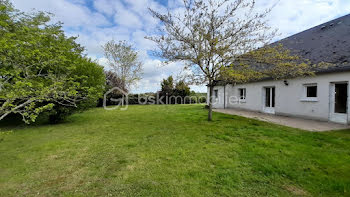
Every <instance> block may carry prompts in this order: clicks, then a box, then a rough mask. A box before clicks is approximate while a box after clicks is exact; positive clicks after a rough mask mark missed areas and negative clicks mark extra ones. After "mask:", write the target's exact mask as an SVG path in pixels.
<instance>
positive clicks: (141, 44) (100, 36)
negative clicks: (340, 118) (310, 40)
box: [11, 0, 350, 92]
mask: <svg viewBox="0 0 350 197" xmlns="http://www.w3.org/2000/svg"><path fill="white" fill-rule="evenodd" d="M11 1H12V2H13V3H14V5H15V7H16V8H18V9H20V10H22V11H31V10H32V9H33V8H35V9H36V10H41V11H48V12H51V13H53V14H55V17H54V19H55V21H62V22H63V23H64V29H65V31H66V32H67V35H69V36H79V37H78V39H77V41H78V42H79V43H80V44H82V45H83V46H85V47H86V50H87V51H86V52H87V53H88V56H89V57H92V58H93V59H96V60H98V62H99V63H100V64H101V65H104V66H107V60H106V59H105V58H103V51H102V45H103V44H104V43H106V42H107V41H109V40H111V39H114V40H116V41H118V40H126V41H128V42H130V43H132V44H133V45H134V46H135V47H136V48H137V50H138V51H139V54H140V56H141V60H142V61H143V62H144V63H145V65H144V70H145V72H144V76H143V79H142V80H141V81H140V82H139V83H138V87H137V88H135V89H134V90H133V92H149V91H156V90H158V89H159V88H160V82H161V80H162V79H163V78H165V77H168V76H169V75H177V74H178V73H179V72H180V71H181V69H182V64H181V63H173V64H169V65H167V66H165V67H160V66H159V64H160V60H158V59H155V58H151V57H149V55H148V51H149V50H151V49H153V48H155V44H154V43H153V42H151V41H149V40H146V39H144V36H146V35H152V33H153V32H154V31H155V29H156V27H157V26H158V25H159V22H158V21H157V20H156V19H154V18H153V17H152V16H151V15H150V13H149V11H148V8H149V7H150V8H152V9H154V10H156V11H159V12H163V13H165V12H166V11H167V10H166V9H167V8H166V7H165V6H164V5H161V4H160V3H158V2H156V1H155V0H93V1H92V3H88V1H86V0H11ZM276 1H277V0H276ZM276 1H275V0H274V1H273V2H271V1H265V0H258V1H257V6H258V8H259V9H263V8H266V7H268V6H271V5H272V3H274V2H276ZM181 2H182V0H168V3H167V5H168V8H169V9H172V10H177V11H178V12H181V11H182V9H181V8H180V7H181ZM349 10H350V1H349V0H280V1H279V3H278V4H277V5H276V7H275V8H274V9H273V11H272V12H271V15H270V25H271V26H272V27H274V28H278V29H279V32H280V33H281V34H282V35H281V36H280V38H282V37H286V36H290V35H292V34H295V33H298V32H300V31H303V30H306V29H308V28H311V27H313V26H315V25H318V24H321V23H323V22H327V21H329V20H331V19H334V18H336V17H339V16H342V15H345V14H349ZM192 88H193V89H194V90H198V91H206V87H205V86H192Z"/></svg>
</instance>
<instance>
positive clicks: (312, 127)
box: [213, 109, 350, 132]
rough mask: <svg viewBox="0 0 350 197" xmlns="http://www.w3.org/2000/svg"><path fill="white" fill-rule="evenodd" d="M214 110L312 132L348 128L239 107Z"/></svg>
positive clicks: (349, 127) (347, 127)
mask: <svg viewBox="0 0 350 197" xmlns="http://www.w3.org/2000/svg"><path fill="white" fill-rule="evenodd" d="M213 111H215V112H219V113H225V114H232V115H237V116H243V117H246V118H254V119H258V120H261V121H265V122H271V123H274V124H279V125H284V126H288V127H293V128H298V129H303V130H307V131H313V132H321V131H331V130H343V129H350V126H349V125H342V124H336V123H332V122H324V121H317V120H308V119H302V118H296V117H287V116H278V115H272V114H264V113H261V112H254V111H246V110H240V109H213Z"/></svg>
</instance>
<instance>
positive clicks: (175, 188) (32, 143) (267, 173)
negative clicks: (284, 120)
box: [0, 105, 350, 196]
mask: <svg viewBox="0 0 350 197" xmlns="http://www.w3.org/2000/svg"><path fill="white" fill-rule="evenodd" d="M206 115H207V111H206V110H205V109H204V108H203V106H202V105H176V106H175V105H173V106H156V105H154V106H129V109H128V110H127V111H105V110H104V109H93V110H90V111H87V112H85V113H82V114H76V115H73V116H71V117H70V118H69V120H68V121H67V122H66V123H64V124H59V125H41V126H38V125H37V126H28V127H24V126H9V125H6V126H2V127H0V129H1V131H2V133H1V134H0V196H55V195H57V196H58V195H64V196H91V195H98V196H108V195H110V196H266V195H267V196H298V195H301V196H303V195H305V196H350V130H347V131H338V132H325V133H311V132H306V131H302V130H297V129H292V128H288V127H283V126H277V125H273V124H269V123H265V122H260V121H255V120H251V119H246V118H242V117H238V116H231V115H224V114H219V113H214V121H212V122H207V121H206ZM5 131H7V132H5ZM8 131H12V132H8Z"/></svg>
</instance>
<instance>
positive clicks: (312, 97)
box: [301, 84, 317, 101]
mask: <svg viewBox="0 0 350 197" xmlns="http://www.w3.org/2000/svg"><path fill="white" fill-rule="evenodd" d="M301 100H302V101H317V84H304V92H303V96H302V99H301Z"/></svg>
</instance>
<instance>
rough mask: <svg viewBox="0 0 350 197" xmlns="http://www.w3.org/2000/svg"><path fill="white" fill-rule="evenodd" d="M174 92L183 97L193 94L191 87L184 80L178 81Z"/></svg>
mask: <svg viewBox="0 0 350 197" xmlns="http://www.w3.org/2000/svg"><path fill="white" fill-rule="evenodd" d="M174 92H175V94H176V95H177V96H181V97H182V98H184V97H186V96H189V95H190V94H191V90H190V87H189V86H188V85H187V84H186V83H185V81H183V80H180V81H178V82H177V83H176V85H175V89H174Z"/></svg>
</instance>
